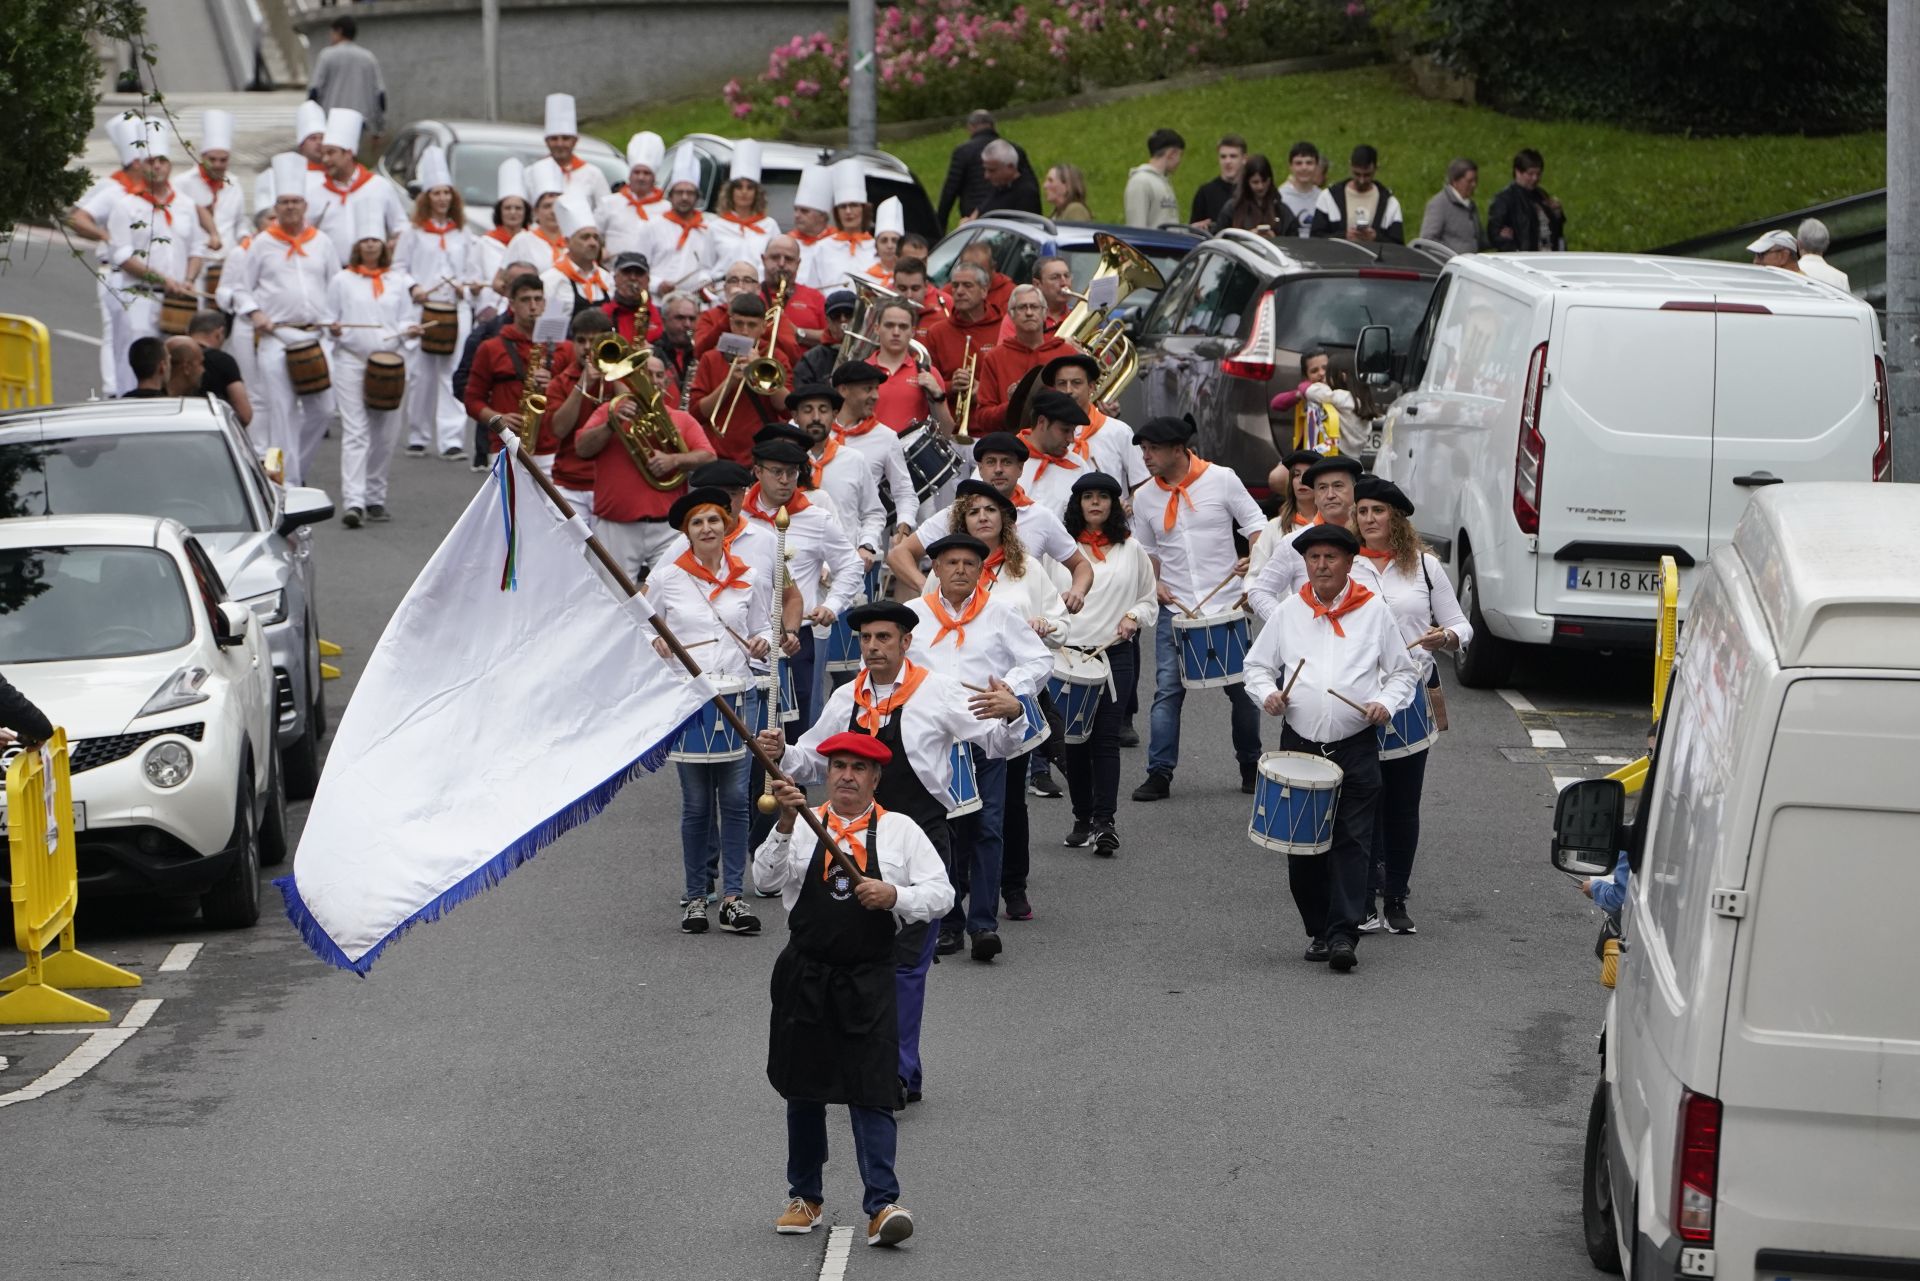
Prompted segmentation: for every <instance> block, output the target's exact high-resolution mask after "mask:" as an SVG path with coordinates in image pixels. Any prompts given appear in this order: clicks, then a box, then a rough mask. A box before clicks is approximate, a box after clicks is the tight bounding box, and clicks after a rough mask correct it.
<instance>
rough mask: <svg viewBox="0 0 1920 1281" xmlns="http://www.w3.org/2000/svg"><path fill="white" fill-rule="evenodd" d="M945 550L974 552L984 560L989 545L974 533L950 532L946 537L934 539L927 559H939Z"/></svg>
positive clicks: (928, 549) (928, 550)
mask: <svg viewBox="0 0 1920 1281" xmlns="http://www.w3.org/2000/svg"><path fill="white" fill-rule="evenodd" d="M943 552H972V553H973V554H974V555H975V556H978V557H979V558H980V559H981V560H983V561H984V560H985V559H986V558H987V545H986V544H985V543H983V542H981V541H980V540H979V539H977V538H975V537H974V536H973V535H972V534H948V535H947V536H946V537H945V538H936V539H934V540H933V546H931V547H929V548H927V559H928V560H939V559H940V556H941V554H942V553H943Z"/></svg>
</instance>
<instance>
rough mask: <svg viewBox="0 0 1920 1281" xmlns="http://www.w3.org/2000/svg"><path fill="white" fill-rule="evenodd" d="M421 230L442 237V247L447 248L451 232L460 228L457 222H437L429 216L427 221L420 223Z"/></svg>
mask: <svg viewBox="0 0 1920 1281" xmlns="http://www.w3.org/2000/svg"><path fill="white" fill-rule="evenodd" d="M420 230H422V231H424V232H426V233H427V234H428V235H430V236H438V237H440V247H441V248H442V249H445V248H446V247H447V236H448V234H449V233H451V232H455V231H458V230H460V228H459V227H458V226H457V225H456V224H454V223H451V222H435V221H434V220H433V219H431V218H429V219H427V220H426V221H425V222H423V223H421V224H420Z"/></svg>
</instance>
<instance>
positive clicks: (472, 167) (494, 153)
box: [447, 140, 627, 212]
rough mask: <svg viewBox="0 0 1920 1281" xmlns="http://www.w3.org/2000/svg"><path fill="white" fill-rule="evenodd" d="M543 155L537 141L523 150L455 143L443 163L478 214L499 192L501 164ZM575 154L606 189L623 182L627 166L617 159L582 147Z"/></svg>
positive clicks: (490, 205) (544, 150) (502, 144)
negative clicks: (598, 174)
mask: <svg viewBox="0 0 1920 1281" xmlns="http://www.w3.org/2000/svg"><path fill="white" fill-rule="evenodd" d="M546 154H547V148H546V144H544V143H542V142H540V141H538V140H535V141H534V142H531V143H529V144H528V145H526V146H524V147H517V146H514V145H513V144H511V143H505V142H456V143H455V144H454V145H453V153H452V154H451V155H449V156H448V157H447V163H448V166H449V167H450V168H451V169H452V170H453V185H454V186H456V187H458V188H459V189H460V199H462V200H464V201H466V202H467V204H468V205H469V206H471V207H472V208H473V209H474V210H475V211H476V212H479V211H485V210H490V209H492V208H493V203H494V200H495V199H496V198H497V196H498V194H499V191H500V162H501V161H502V160H508V159H513V160H518V161H520V162H521V163H522V164H528V165H530V164H532V163H533V162H534V161H536V160H539V159H541V158H542V157H544V156H545V155H546ZM575 154H577V155H578V156H579V157H580V159H582V160H584V161H586V162H587V163H588V164H590V165H592V166H593V167H594V168H596V169H598V170H599V171H600V172H601V173H603V174H605V175H606V176H607V185H608V186H612V185H614V184H615V183H621V182H625V181H626V180H627V166H626V164H625V162H624V161H623V160H621V159H620V158H618V157H615V156H608V155H604V154H602V153H601V152H600V151H598V150H588V149H587V148H585V147H581V148H580V149H579V150H578V151H577V152H576V153H575Z"/></svg>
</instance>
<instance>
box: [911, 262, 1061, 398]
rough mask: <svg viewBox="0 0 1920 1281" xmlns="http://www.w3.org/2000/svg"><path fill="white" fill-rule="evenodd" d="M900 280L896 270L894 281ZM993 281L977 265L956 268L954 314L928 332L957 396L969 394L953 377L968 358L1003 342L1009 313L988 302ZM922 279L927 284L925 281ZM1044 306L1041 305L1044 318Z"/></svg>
mask: <svg viewBox="0 0 1920 1281" xmlns="http://www.w3.org/2000/svg"><path fill="white" fill-rule="evenodd" d="M898 276H899V273H898V271H897V270H896V272H895V279H898ZM992 277H993V273H992V272H990V271H989V270H987V269H986V268H984V267H981V266H979V265H978V264H976V263H970V262H963V263H961V264H959V265H958V266H956V267H955V268H954V269H953V271H952V272H951V273H950V274H949V275H948V276H947V288H948V289H949V290H950V291H951V292H952V294H953V308H952V312H951V314H949V315H948V316H947V318H946V319H944V320H939V321H935V322H934V323H933V324H932V325H930V326H928V328H927V338H926V342H927V351H928V352H929V353H930V354H931V355H932V356H933V364H934V368H935V369H936V370H937V371H938V372H939V374H940V376H941V377H942V378H945V379H946V380H947V382H948V384H949V389H950V390H951V391H952V393H953V394H954V395H955V396H958V395H961V394H962V393H964V392H965V391H966V383H965V382H959V383H956V382H955V381H954V374H955V373H956V372H957V371H958V370H959V368H960V367H961V366H962V365H964V364H965V363H966V362H967V357H968V356H969V355H979V356H984V355H985V354H986V353H987V352H989V351H992V350H993V347H994V344H995V343H997V342H999V341H1000V321H1001V318H1002V317H1004V316H1005V315H1006V312H1005V311H1003V310H1002V309H1001V308H1000V307H998V306H997V305H994V304H992V303H989V302H988V301H987V284H988V282H989V281H990V280H991V279H992ZM921 279H922V281H924V279H925V277H924V276H922V277H921ZM1044 306H1045V304H1042V314H1044ZM972 430H973V434H974V435H975V436H983V435H985V434H986V432H987V429H986V428H984V427H983V428H979V429H972Z"/></svg>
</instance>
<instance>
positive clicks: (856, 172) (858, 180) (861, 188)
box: [828, 160, 867, 205]
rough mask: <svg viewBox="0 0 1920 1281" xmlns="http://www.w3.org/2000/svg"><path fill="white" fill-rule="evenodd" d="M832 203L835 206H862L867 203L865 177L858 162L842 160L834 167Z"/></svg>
mask: <svg viewBox="0 0 1920 1281" xmlns="http://www.w3.org/2000/svg"><path fill="white" fill-rule="evenodd" d="M828 172H830V173H831V174H833V203H834V204H836V205H864V204H866V203H867V175H866V173H865V172H864V171H863V170H862V169H861V166H860V162H859V161H858V160H842V161H840V162H839V163H838V164H836V165H834V166H833V168H832V169H831V170H829V171H828Z"/></svg>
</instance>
